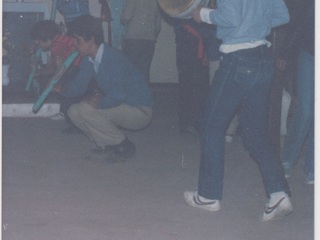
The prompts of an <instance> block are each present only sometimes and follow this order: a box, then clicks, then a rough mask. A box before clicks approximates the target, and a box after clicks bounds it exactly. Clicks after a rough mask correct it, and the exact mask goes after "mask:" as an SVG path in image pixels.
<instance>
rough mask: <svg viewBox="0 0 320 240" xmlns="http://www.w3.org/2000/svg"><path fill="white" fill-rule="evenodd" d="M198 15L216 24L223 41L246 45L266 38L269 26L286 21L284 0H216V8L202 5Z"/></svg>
mask: <svg viewBox="0 0 320 240" xmlns="http://www.w3.org/2000/svg"><path fill="white" fill-rule="evenodd" d="M200 17H201V19H202V21H204V22H207V23H209V24H215V25H217V37H218V38H219V39H221V40H222V45H237V44H240V45H238V46H243V45H242V44H245V45H246V47H245V48H250V45H252V46H254V45H255V46H256V45H257V42H258V43H261V41H262V42H263V41H265V38H266V37H267V36H268V35H269V34H270V32H271V29H272V28H274V27H277V26H280V25H282V24H285V23H288V22H289V12H288V9H287V7H286V5H285V3H284V2H283V0H217V9H215V10H213V9H208V8H202V9H201V12H200ZM265 43H267V42H265ZM222 47H223V46H222Z"/></svg>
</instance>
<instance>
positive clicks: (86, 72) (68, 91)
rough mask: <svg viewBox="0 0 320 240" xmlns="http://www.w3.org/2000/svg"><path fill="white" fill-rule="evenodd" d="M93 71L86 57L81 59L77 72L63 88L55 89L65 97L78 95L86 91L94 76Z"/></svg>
mask: <svg viewBox="0 0 320 240" xmlns="http://www.w3.org/2000/svg"><path fill="white" fill-rule="evenodd" d="M95 75H96V74H95V71H94V68H93V65H92V63H90V62H89V59H88V58H84V59H83V60H82V61H81V64H80V67H79V72H78V74H77V75H76V77H75V78H74V79H72V80H71V81H70V82H68V84H67V85H66V86H65V87H64V88H63V89H55V90H56V91H58V92H60V93H61V94H62V95H63V96H65V97H78V96H81V95H82V94H84V93H85V92H86V90H87V89H88V86H89V84H90V82H91V81H92V80H93V78H94V77H95Z"/></svg>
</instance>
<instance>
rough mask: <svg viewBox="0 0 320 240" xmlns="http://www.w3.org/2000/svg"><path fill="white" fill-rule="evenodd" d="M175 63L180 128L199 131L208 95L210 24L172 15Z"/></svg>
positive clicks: (191, 132)
mask: <svg viewBox="0 0 320 240" xmlns="http://www.w3.org/2000/svg"><path fill="white" fill-rule="evenodd" d="M172 22H173V24H174V32H175V41H176V61H177V62H176V64H177V70H178V83H179V110H178V111H179V112H178V115H179V130H180V132H181V133H190V134H192V135H196V136H197V135H198V134H199V131H200V128H201V124H202V115H203V110H204V103H205V100H206V97H207V93H208V89H209V85H210V81H209V65H208V60H207V56H206V54H207V46H208V44H209V43H208V42H206V40H207V38H206V37H207V36H208V35H206V34H207V33H208V32H210V30H209V26H208V25H206V24H201V23H197V22H195V21H194V20H193V19H190V20H189V19H187V20H182V19H173V20H172Z"/></svg>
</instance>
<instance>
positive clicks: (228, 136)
mask: <svg viewBox="0 0 320 240" xmlns="http://www.w3.org/2000/svg"><path fill="white" fill-rule="evenodd" d="M224 140H225V142H227V143H232V141H233V136H232V135H226V136H225V137H224Z"/></svg>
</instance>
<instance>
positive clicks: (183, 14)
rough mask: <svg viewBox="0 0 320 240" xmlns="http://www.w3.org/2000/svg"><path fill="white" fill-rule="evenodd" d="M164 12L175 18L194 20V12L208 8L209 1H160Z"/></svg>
mask: <svg viewBox="0 0 320 240" xmlns="http://www.w3.org/2000/svg"><path fill="white" fill-rule="evenodd" d="M158 3H159V6H160V7H161V8H162V10H163V11H164V12H165V13H166V14H168V15H169V16H171V17H174V18H185V19H186V18H192V12H193V11H194V10H195V9H196V8H198V7H199V6H207V5H208V3H209V0H158Z"/></svg>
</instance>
